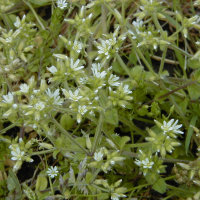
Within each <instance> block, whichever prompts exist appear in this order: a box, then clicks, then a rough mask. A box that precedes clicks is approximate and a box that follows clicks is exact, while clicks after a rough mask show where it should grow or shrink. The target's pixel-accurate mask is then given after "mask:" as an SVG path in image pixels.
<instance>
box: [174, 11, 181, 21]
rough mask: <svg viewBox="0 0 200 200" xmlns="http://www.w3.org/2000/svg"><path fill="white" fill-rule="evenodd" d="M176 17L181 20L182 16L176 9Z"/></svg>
mask: <svg viewBox="0 0 200 200" xmlns="http://www.w3.org/2000/svg"><path fill="white" fill-rule="evenodd" d="M176 17H177V19H178V21H182V20H183V17H182V16H181V14H180V13H179V12H178V11H176Z"/></svg>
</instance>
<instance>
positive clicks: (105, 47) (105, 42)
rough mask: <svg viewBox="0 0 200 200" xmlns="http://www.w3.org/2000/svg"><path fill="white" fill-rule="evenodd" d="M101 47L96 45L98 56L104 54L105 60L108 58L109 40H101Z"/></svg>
mask: <svg viewBox="0 0 200 200" xmlns="http://www.w3.org/2000/svg"><path fill="white" fill-rule="evenodd" d="M101 44H102V45H98V46H97V48H98V49H99V51H98V54H104V55H105V56H106V59H109V58H110V55H109V51H110V48H111V43H110V41H109V40H101ZM99 58H100V57H97V58H96V59H95V60H98V59H99Z"/></svg>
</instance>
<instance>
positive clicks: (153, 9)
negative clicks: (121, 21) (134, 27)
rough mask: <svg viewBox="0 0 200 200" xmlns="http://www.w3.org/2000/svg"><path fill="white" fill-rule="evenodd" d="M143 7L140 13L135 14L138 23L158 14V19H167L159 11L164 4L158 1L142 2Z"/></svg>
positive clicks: (145, 0) (146, 0)
mask: <svg viewBox="0 0 200 200" xmlns="http://www.w3.org/2000/svg"><path fill="white" fill-rule="evenodd" d="M141 3H142V6H140V9H141V10H142V11H141V12H138V13H136V14H135V17H137V21H140V20H142V19H143V18H144V17H147V16H152V15H154V14H156V16H157V17H158V18H165V16H164V15H162V14H161V13H159V10H160V9H161V6H160V4H161V3H162V2H159V1H157V0H150V1H149V0H141Z"/></svg>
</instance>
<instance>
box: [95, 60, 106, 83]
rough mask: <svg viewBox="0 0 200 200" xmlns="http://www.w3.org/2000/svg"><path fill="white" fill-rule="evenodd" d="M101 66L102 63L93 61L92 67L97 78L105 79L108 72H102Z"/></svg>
mask: <svg viewBox="0 0 200 200" xmlns="http://www.w3.org/2000/svg"><path fill="white" fill-rule="evenodd" d="M101 68H102V65H101V64H100V63H98V64H96V63H93V64H92V68H91V69H92V73H93V75H94V76H96V78H100V79H104V78H105V76H106V74H107V73H106V72H105V71H102V72H100V70H101Z"/></svg>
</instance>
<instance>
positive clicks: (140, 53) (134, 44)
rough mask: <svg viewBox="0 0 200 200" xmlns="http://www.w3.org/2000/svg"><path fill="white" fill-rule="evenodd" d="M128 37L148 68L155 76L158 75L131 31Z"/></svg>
mask: <svg viewBox="0 0 200 200" xmlns="http://www.w3.org/2000/svg"><path fill="white" fill-rule="evenodd" d="M126 31H127V30H126ZM128 38H129V39H130V41H131V43H132V45H133V47H134V49H135V50H136V52H137V54H138V56H139V57H140V58H141V59H142V61H143V62H144V64H145V65H146V67H147V68H148V70H149V71H150V72H151V73H152V74H153V76H155V77H157V74H156V73H155V72H154V70H153V69H152V67H151V65H150V64H149V63H148V61H147V60H146V58H145V57H144V55H143V54H142V52H141V51H140V49H139V48H138V47H137V45H136V43H135V41H134V40H133V38H132V37H131V35H130V34H129V33H128Z"/></svg>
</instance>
